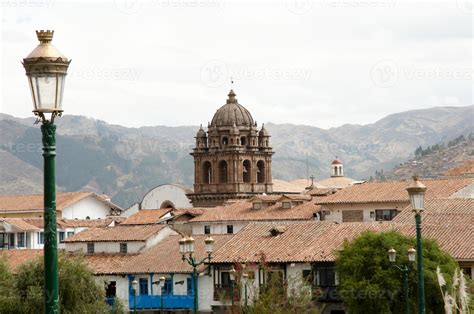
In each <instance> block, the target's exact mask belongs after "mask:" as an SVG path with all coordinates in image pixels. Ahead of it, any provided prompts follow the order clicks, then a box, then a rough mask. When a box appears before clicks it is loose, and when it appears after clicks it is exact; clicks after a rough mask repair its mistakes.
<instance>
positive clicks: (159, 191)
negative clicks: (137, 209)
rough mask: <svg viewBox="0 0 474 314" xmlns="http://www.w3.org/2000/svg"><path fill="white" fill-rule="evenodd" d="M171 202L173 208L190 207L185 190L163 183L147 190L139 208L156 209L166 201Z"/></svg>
mask: <svg viewBox="0 0 474 314" xmlns="http://www.w3.org/2000/svg"><path fill="white" fill-rule="evenodd" d="M166 201H169V202H172V203H173V204H174V206H175V208H192V207H193V206H192V204H191V202H190V201H189V199H188V198H187V196H186V190H185V189H184V188H182V187H180V186H177V185H173V184H163V185H160V186H157V187H156V188H154V189H152V190H151V191H149V192H148V193H147V194H145V196H144V197H143V200H142V202H141V209H157V208H161V205H162V204H163V203H164V202H166Z"/></svg>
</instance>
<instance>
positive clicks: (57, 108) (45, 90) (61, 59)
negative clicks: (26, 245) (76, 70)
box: [23, 30, 71, 314]
mask: <svg viewBox="0 0 474 314" xmlns="http://www.w3.org/2000/svg"><path fill="white" fill-rule="evenodd" d="M53 34H54V31H49V30H47V31H43V30H41V31H36V35H37V37H38V40H39V41H40V44H39V45H38V46H37V47H36V48H35V49H34V50H33V51H32V52H31V53H30V54H29V55H28V56H27V57H26V58H25V59H23V66H24V68H25V70H26V76H27V77H28V82H29V84H30V90H31V96H32V99H33V105H34V110H33V113H34V114H35V116H36V117H37V122H41V123H42V125H41V133H42V134H43V158H44V269H45V270H44V278H45V281H44V289H45V290H44V301H45V312H46V313H48V314H49V313H58V312H59V301H58V250H57V244H58V242H57V239H56V182H55V173H54V172H55V170H54V167H55V166H54V159H55V157H56V138H55V133H56V125H55V124H54V119H55V118H56V117H58V116H61V114H62V112H63V110H62V101H63V93H64V84H65V80H66V74H67V68H68V66H69V63H70V62H71V61H70V60H68V59H67V58H66V57H65V56H64V55H63V54H61V53H60V52H59V51H58V50H57V49H56V48H55V47H54V46H53V45H51V41H52V39H53Z"/></svg>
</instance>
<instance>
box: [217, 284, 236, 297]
mask: <svg viewBox="0 0 474 314" xmlns="http://www.w3.org/2000/svg"><path fill="white" fill-rule="evenodd" d="M232 293H233V294H234V301H239V300H240V291H239V288H238V287H234V291H233V292H232V287H228V286H225V287H223V286H222V285H214V301H231V300H232Z"/></svg>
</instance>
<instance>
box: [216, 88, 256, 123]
mask: <svg viewBox="0 0 474 314" xmlns="http://www.w3.org/2000/svg"><path fill="white" fill-rule="evenodd" d="M228 96H229V98H228V99H227V103H226V104H225V105H224V106H222V107H220V108H219V109H218V110H217V111H216V113H215V114H214V117H213V118H212V121H211V125H212V126H230V127H232V126H234V125H235V126H249V127H250V126H252V125H253V124H254V121H253V118H252V115H251V114H250V112H249V111H248V110H247V109H245V108H244V106H242V105H240V104H239V103H238V102H237V99H236V98H235V93H234V91H233V90H230V92H229V95H228Z"/></svg>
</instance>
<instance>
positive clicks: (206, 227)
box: [204, 226, 211, 234]
mask: <svg viewBox="0 0 474 314" xmlns="http://www.w3.org/2000/svg"><path fill="white" fill-rule="evenodd" d="M204 234H211V226H204Z"/></svg>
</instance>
